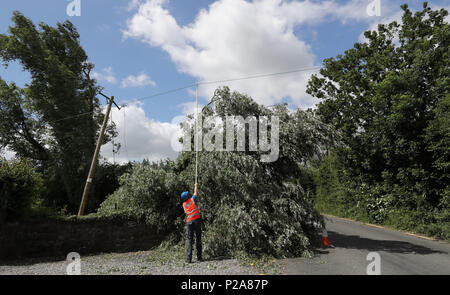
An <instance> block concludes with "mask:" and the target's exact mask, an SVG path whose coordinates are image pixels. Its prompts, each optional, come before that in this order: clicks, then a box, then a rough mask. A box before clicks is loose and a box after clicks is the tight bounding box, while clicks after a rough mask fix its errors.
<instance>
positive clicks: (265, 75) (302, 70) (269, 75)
mask: <svg viewBox="0 0 450 295" xmlns="http://www.w3.org/2000/svg"><path fill="white" fill-rule="evenodd" d="M321 68H322V67H320V66H316V67H310V68H303V69H297V70H293V71H286V72H278V73H271V74H261V75H254V76H247V77H241V78H235V79H227V80H217V81H209V82H199V83H198V84H199V85H207V84H217V83H225V82H233V81H240V80H250V79H256V78H266V77H271V76H278V75H287V74H293V73H299V72H304V71H312V70H318V69H321Z"/></svg>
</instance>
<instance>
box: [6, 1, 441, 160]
mask: <svg viewBox="0 0 450 295" xmlns="http://www.w3.org/2000/svg"><path fill="white" fill-rule="evenodd" d="M79 1H80V3H81V15H80V16H69V15H68V14H67V12H66V8H67V6H68V5H69V4H70V3H71V2H72V1H68V0H40V1H29V0H14V1H10V0H3V1H2V2H1V4H0V8H1V9H0V33H2V34H4V33H7V27H8V26H9V25H11V24H12V23H11V16H12V13H13V11H15V10H18V11H20V12H22V13H23V14H24V15H25V16H27V17H29V18H31V19H32V20H33V22H34V23H35V24H38V23H39V22H45V23H47V24H50V25H55V24H56V22H63V21H65V20H70V21H71V22H72V23H74V24H75V26H76V27H77V28H78V31H79V33H80V35H81V44H82V46H83V47H84V49H85V51H86V53H87V54H88V56H89V59H90V61H91V62H93V63H94V64H95V72H96V74H95V77H96V78H97V80H98V82H99V84H100V85H102V86H103V87H105V90H104V92H105V93H107V94H109V95H114V96H115V97H116V101H118V102H119V103H125V102H130V101H132V100H133V99H138V98H142V97H147V96H150V95H153V94H156V93H159V92H164V91H166V90H170V89H174V88H178V87H182V86H186V85H190V84H193V83H195V82H196V81H205V80H206V81H215V80H221V79H230V78H239V77H245V76H251V75H256V74H266V73H273V72H282V71H290V70H294V69H298V68H303V67H311V66H320V65H321V61H322V60H323V59H324V58H327V57H331V56H336V55H337V54H340V53H343V52H344V50H346V49H348V48H350V47H352V46H353V44H354V43H355V42H358V41H363V39H362V37H361V34H362V33H363V32H364V31H365V30H367V29H369V28H375V27H376V25H377V24H378V23H382V22H389V21H391V20H394V19H399V17H400V16H401V14H400V7H399V6H400V5H401V4H402V3H408V5H409V6H410V7H411V8H412V9H417V8H420V7H421V3H422V2H421V1H418V0H410V1H397V0H394V1H387V0H379V1H380V8H381V11H380V15H379V16H377V15H372V16H371V15H368V13H367V10H366V8H367V5H369V3H373V0H347V1H300V0H291V1H282V0H261V1H244V0H218V1H212V0H195V1H194V0H171V1H168V0H141V1H139V0H114V1H112V0H79ZM375 1H377V0H375ZM428 2H429V3H430V4H431V6H432V7H435V8H436V7H439V8H440V7H446V8H447V9H448V6H449V4H448V1H428ZM310 74H311V72H307V73H299V74H295V75H287V76H283V77H273V78H264V79H259V81H256V80H251V81H244V82H236V83H229V84H228V86H230V88H232V89H235V90H238V91H241V92H244V93H247V94H249V95H251V96H252V97H253V98H254V99H255V100H256V101H258V102H260V103H264V104H266V105H268V104H273V103H277V102H280V101H287V102H289V103H290V105H291V106H292V107H297V106H299V107H303V108H306V107H311V106H313V105H314V103H315V102H316V101H315V100H314V99H312V98H311V97H309V96H308V95H307V94H306V93H305V92H304V89H305V85H306V83H307V80H308V77H309V76H308V75H310ZM0 76H1V78H2V79H4V80H6V81H8V82H12V81H14V82H16V83H17V84H19V85H23V84H24V83H26V82H27V81H28V80H29V75H28V74H27V73H26V72H23V71H22V69H21V67H20V65H18V64H11V65H10V66H9V67H8V68H7V69H5V68H3V67H1V68H0ZM217 86H220V85H211V86H208V87H206V86H205V87H201V89H200V102H201V103H206V102H207V101H209V97H210V96H211V95H212V93H213V92H214V88H215V87H217ZM193 101H194V96H193V92H192V89H191V90H190V91H189V90H183V91H180V92H176V93H172V94H169V95H164V96H159V97H155V98H152V99H148V100H145V101H144V102H143V103H139V104H136V103H131V104H129V107H127V108H126V109H125V115H124V114H123V112H118V111H114V112H113V119H114V121H115V122H116V124H117V125H118V130H119V138H118V139H117V140H118V141H120V142H121V143H122V146H123V145H124V143H126V146H127V147H126V149H127V150H126V151H124V149H123V148H122V152H121V154H120V155H117V157H116V158H118V159H119V160H121V161H126V160H129V159H131V160H139V159H142V158H143V157H148V158H150V159H158V158H163V157H174V156H175V155H176V153H175V152H173V151H171V150H170V143H169V141H170V139H171V136H170V134H171V133H173V132H175V131H176V127H175V124H173V122H172V119H173V118H174V117H176V116H180V115H184V114H186V113H189V112H190V111H192V110H193V109H192V107H193V104H192V102H193ZM124 117H125V119H124ZM125 137H127V138H125ZM102 153H103V155H104V156H105V157H107V158H111V152H110V147H105V148H104V149H103V150H102Z"/></svg>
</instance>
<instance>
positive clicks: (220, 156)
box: [99, 87, 333, 257]
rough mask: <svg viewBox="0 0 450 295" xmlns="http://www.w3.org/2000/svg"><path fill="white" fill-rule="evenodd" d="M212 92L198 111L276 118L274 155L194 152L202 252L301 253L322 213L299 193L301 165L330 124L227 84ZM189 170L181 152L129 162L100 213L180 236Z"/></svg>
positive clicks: (325, 140) (189, 159)
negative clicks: (132, 217)
mask: <svg viewBox="0 0 450 295" xmlns="http://www.w3.org/2000/svg"><path fill="white" fill-rule="evenodd" d="M216 94H217V96H216V100H215V101H214V102H215V104H214V106H209V107H207V108H205V109H204V114H205V116H220V117H224V116H228V115H234V116H236V115H241V116H243V117H244V118H246V117H247V116H249V115H253V116H263V115H264V116H275V115H276V116H278V117H279V118H280V136H279V137H280V155H279V159H278V161H275V162H269V163H264V162H261V154H262V152H260V151H258V152H253V151H252V152H249V151H248V149H247V151H246V152H225V151H223V152H220V151H211V152H205V151H204V152H200V153H199V163H198V164H199V166H198V169H199V179H198V183H199V187H198V190H199V196H198V197H199V207H200V211H201V214H202V219H203V221H204V230H205V231H204V251H205V255H209V256H211V257H224V256H225V257H230V256H238V255H240V253H241V254H242V253H246V254H247V255H256V256H259V255H264V254H268V255H273V256H277V257H282V256H292V255H302V254H303V255H304V254H305V253H308V249H309V247H310V246H311V244H313V243H315V242H316V241H317V230H318V229H320V228H321V227H322V226H323V219H322V217H321V216H320V214H319V213H318V212H317V211H316V210H315V209H314V208H313V207H312V205H311V204H310V202H309V198H308V197H309V196H308V195H307V193H306V191H308V189H310V188H311V175H310V174H308V172H307V171H308V165H307V163H308V162H309V161H310V159H311V158H313V157H317V156H319V155H321V151H322V150H323V148H324V146H325V145H326V144H329V143H330V142H332V140H333V136H332V132H331V129H330V128H329V127H328V126H326V125H324V124H322V123H320V122H319V121H318V120H317V119H315V118H314V116H313V114H311V113H308V112H303V111H301V110H297V111H290V110H288V109H287V108H286V106H285V105H279V106H277V107H275V108H274V110H269V109H267V108H264V107H263V106H260V105H258V104H256V103H255V102H254V101H253V100H252V99H251V98H250V97H247V96H245V95H242V94H239V93H237V92H233V93H231V92H230V91H229V89H228V88H226V87H225V88H221V89H219V90H218V91H217V92H216ZM205 128H206V127H205ZM243 128H244V127H243ZM269 130H270V127H269ZM319 130H320V131H319ZM207 131H208V130H204V134H205V133H206V132H207ZM246 132H248V130H246ZM269 134H270V133H269ZM193 137H194V136H192V140H193ZM247 138H248V137H247ZM194 175H195V153H194V152H183V153H182V154H181V155H180V156H179V157H178V159H177V160H176V161H174V162H172V161H167V162H164V163H159V164H148V163H143V164H136V165H135V166H134V169H133V171H132V172H131V173H129V174H125V175H124V176H122V177H121V180H120V181H121V185H122V186H121V187H120V188H119V189H118V190H117V191H116V192H114V194H112V195H111V196H109V197H108V199H107V200H106V201H105V202H104V203H103V204H102V205H101V208H100V210H99V214H112V213H114V212H123V213H124V214H136V215H139V216H144V217H145V220H146V221H147V223H149V224H153V225H155V226H157V227H158V228H159V229H160V230H169V231H172V232H173V233H177V234H178V240H179V239H180V238H181V237H183V236H184V230H185V227H184V220H185V214H184V212H183V209H182V203H181V198H180V194H181V192H183V191H185V190H189V189H190V188H192V187H193V182H194V179H195V176H194ZM300 176H301V177H302V178H299V177H300ZM191 192H192V190H191Z"/></svg>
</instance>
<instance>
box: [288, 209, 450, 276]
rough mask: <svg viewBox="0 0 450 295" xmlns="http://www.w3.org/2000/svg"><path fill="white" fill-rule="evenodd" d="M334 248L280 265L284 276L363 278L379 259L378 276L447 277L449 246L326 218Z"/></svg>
mask: <svg viewBox="0 0 450 295" xmlns="http://www.w3.org/2000/svg"><path fill="white" fill-rule="evenodd" d="M325 220H326V226H327V231H328V237H329V239H330V242H331V244H332V245H333V246H334V248H325V249H318V250H317V253H316V256H315V257H314V258H312V259H311V258H310V259H308V258H295V259H286V260H284V261H283V264H284V273H286V274H294V275H297V274H317V275H347V274H355V275H366V274H367V268H368V265H369V264H370V263H372V264H373V258H372V259H370V260H367V255H368V254H369V253H370V252H377V253H378V254H379V256H380V264H379V265H380V273H381V275H397V274H400V275H422V274H423V275H432V274H443V275H450V244H449V243H446V242H443V241H433V240H428V239H424V238H420V237H416V236H412V235H408V234H405V233H402V232H399V231H395V230H391V229H386V228H380V227H375V226H370V225H365V224H363V223H360V222H355V221H350V220H346V219H342V218H336V217H330V216H325Z"/></svg>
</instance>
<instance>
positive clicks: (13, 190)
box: [0, 159, 43, 224]
mask: <svg viewBox="0 0 450 295" xmlns="http://www.w3.org/2000/svg"><path fill="white" fill-rule="evenodd" d="M42 190H43V182H42V176H41V175H40V174H39V173H37V172H36V171H35V170H34V168H33V166H32V165H31V164H30V163H29V162H28V161H25V160H11V161H7V160H5V159H0V224H1V223H3V222H6V221H12V220H17V219H19V218H21V217H23V216H24V215H25V214H26V213H27V211H29V210H30V209H31V207H32V205H33V203H36V202H39V197H40V193H41V192H42Z"/></svg>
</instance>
